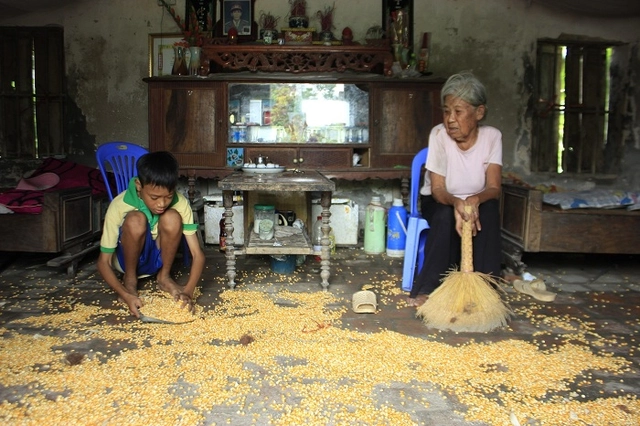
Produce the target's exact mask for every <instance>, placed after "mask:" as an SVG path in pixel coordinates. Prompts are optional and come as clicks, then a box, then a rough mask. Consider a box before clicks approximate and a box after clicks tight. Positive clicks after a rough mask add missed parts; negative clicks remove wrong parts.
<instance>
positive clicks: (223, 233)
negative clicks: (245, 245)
mask: <svg viewBox="0 0 640 426" xmlns="http://www.w3.org/2000/svg"><path fill="white" fill-rule="evenodd" d="M225 217H226V216H225V212H222V217H221V218H220V237H219V243H220V251H221V252H223V253H224V252H225V251H226V250H227V227H226V224H225Z"/></svg>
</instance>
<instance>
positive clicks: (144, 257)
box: [116, 224, 162, 276]
mask: <svg viewBox="0 0 640 426" xmlns="http://www.w3.org/2000/svg"><path fill="white" fill-rule="evenodd" d="M121 238H122V228H120V236H119V237H118V246H117V247H116V256H117V257H118V263H120V267H121V268H122V271H123V272H124V250H123V249H122V244H121V241H120V239H121ZM160 254H161V253H160V249H159V248H158V247H157V246H156V240H154V239H153V237H152V236H151V227H150V226H149V224H147V235H146V237H145V239H144V246H143V247H142V252H141V253H140V259H138V270H137V271H136V275H138V276H141V275H153V274H155V273H156V272H158V271H159V270H160V269H161V268H162V257H161V255H160Z"/></svg>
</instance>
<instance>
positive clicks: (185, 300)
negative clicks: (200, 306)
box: [173, 293, 196, 313]
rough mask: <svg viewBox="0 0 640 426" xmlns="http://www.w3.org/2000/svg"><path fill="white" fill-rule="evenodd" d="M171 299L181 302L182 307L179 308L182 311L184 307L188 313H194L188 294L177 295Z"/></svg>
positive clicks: (193, 304)
mask: <svg viewBox="0 0 640 426" xmlns="http://www.w3.org/2000/svg"><path fill="white" fill-rule="evenodd" d="M173 298H174V300H175V301H176V302H182V305H181V306H180V308H182V309H184V308H185V307H187V308H188V309H189V312H191V313H194V312H195V310H196V306H195V303H193V300H192V299H191V296H189V295H188V294H186V293H178V294H176V295H175V296H174V297H173Z"/></svg>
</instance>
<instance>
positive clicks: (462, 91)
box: [440, 71, 487, 107]
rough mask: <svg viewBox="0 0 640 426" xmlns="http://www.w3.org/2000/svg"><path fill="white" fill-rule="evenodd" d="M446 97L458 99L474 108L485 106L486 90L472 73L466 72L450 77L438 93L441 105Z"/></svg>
mask: <svg viewBox="0 0 640 426" xmlns="http://www.w3.org/2000/svg"><path fill="white" fill-rule="evenodd" d="M447 96H453V97H455V98H460V99H462V100H463V101H465V102H466V103H468V104H470V105H473V106H474V107H478V106H480V105H486V104H487V89H485V87H484V84H482V83H481V82H480V80H478V79H477V78H476V76H474V75H473V74H472V73H470V72H466V71H465V72H461V73H459V74H454V75H452V76H451V77H449V78H448V79H447V81H446V83H444V86H442V91H441V92H440V100H441V102H442V105H444V98H446V97H447Z"/></svg>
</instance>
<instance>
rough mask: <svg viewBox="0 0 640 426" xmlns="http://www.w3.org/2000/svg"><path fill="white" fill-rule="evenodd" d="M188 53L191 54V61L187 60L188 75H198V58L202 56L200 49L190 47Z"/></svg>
mask: <svg viewBox="0 0 640 426" xmlns="http://www.w3.org/2000/svg"><path fill="white" fill-rule="evenodd" d="M189 53H191V59H190V60H189V75H198V74H199V73H200V56H201V54H202V48H201V47H197V46H191V47H190V48H189Z"/></svg>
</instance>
